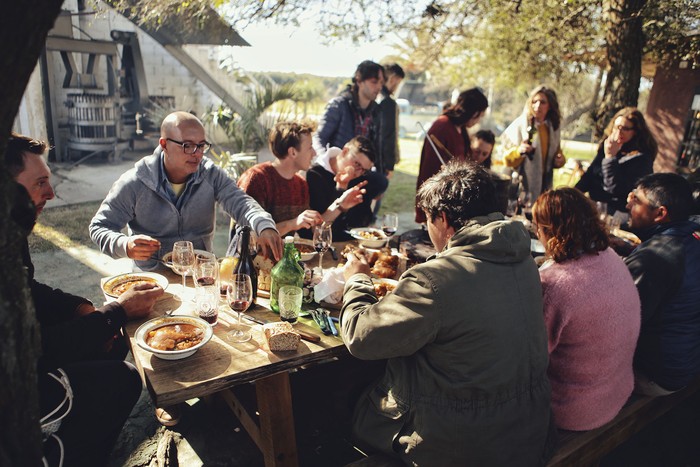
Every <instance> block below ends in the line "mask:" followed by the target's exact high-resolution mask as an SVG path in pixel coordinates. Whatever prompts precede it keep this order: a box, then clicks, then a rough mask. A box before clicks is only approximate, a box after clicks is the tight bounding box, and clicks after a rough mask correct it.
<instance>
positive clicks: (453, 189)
mask: <svg viewBox="0 0 700 467" xmlns="http://www.w3.org/2000/svg"><path fill="white" fill-rule="evenodd" d="M416 205H417V206H418V208H420V209H422V210H423V211H425V213H426V214H427V217H428V218H429V219H431V220H432V219H435V218H436V217H438V216H439V215H440V213H445V217H447V223H448V224H449V225H450V226H452V227H453V228H454V229H455V230H458V229H460V228H461V227H462V226H464V225H465V224H466V223H467V221H469V219H472V218H474V217H476V216H485V215H487V214H489V213H491V212H495V211H497V210H498V208H497V206H496V188H495V186H494V183H493V178H492V176H491V174H490V172H489V171H488V170H486V169H485V168H483V167H482V166H480V165H478V164H476V163H474V162H471V161H452V162H449V163H448V164H446V165H444V166H443V167H442V169H440V171H439V172H438V173H436V174H435V175H433V176H432V177H430V178H429V179H427V180H426V181H425V182H423V184H422V185H421V187H420V188H419V189H418V194H417V196H416Z"/></svg>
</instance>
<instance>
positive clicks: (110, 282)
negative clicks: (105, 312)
mask: <svg viewBox="0 0 700 467" xmlns="http://www.w3.org/2000/svg"><path fill="white" fill-rule="evenodd" d="M137 284H157V285H159V286H161V287H162V288H163V289H164V290H165V288H167V287H168V279H166V278H165V277H164V276H162V275H160V274H157V273H155V272H139V273H127V274H118V275H116V276H112V277H108V278H107V279H105V280H104V281H103V282H102V292H104V294H105V297H107V299H108V300H109V299H116V298H119V296H120V295H121V294H123V293H124V292H126V291H127V290H129V289H130V288H132V287H133V286H135V285H137Z"/></svg>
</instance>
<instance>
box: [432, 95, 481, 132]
mask: <svg viewBox="0 0 700 467" xmlns="http://www.w3.org/2000/svg"><path fill="white" fill-rule="evenodd" d="M488 107H489V101H488V99H486V96H485V95H484V93H483V92H481V90H480V89H479V88H471V89H467V90H466V91H462V92H461V93H460V94H459V97H457V102H455V103H454V104H452V105H451V106H449V107H448V108H447V109H446V110H445V111H443V113H442V114H443V115H447V118H449V119H450V122H452V123H453V124H454V125H457V126H463V125H464V124H465V123H467V122H468V121H469V120H471V119H472V118H474V117H475V116H476V115H478V114H480V113H481V112H483V111H484V110H486V109H487V108H488Z"/></svg>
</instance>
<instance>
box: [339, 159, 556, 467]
mask: <svg viewBox="0 0 700 467" xmlns="http://www.w3.org/2000/svg"><path fill="white" fill-rule="evenodd" d="M447 194H450V195H449V197H450V199H445V198H446V197H448V195H447ZM418 199H419V207H420V208H422V209H423V210H424V211H425V212H426V215H427V219H428V233H429V234H430V238H431V240H432V242H433V244H434V245H435V247H436V250H437V251H439V253H438V254H437V255H436V256H435V257H434V258H432V259H430V260H429V261H427V262H426V263H424V264H421V265H418V266H415V267H413V268H411V269H410V270H408V271H407V272H406V273H405V274H404V275H403V276H402V277H401V280H400V281H399V284H398V286H397V287H396V289H395V290H394V292H393V293H391V294H389V295H387V296H386V297H385V298H384V299H383V300H382V301H381V302H377V298H376V296H375V293H374V288H373V286H372V282H371V280H370V277H369V268H368V266H367V263H366V260H365V258H363V257H362V255H361V254H357V255H354V256H352V257H350V258H349V260H348V264H347V266H346V271H345V275H346V281H347V282H346V285H345V290H344V300H343V302H344V305H343V308H342V312H341V326H342V330H343V338H344V341H345V344H346V346H347V347H348V349H349V351H350V353H351V354H353V355H354V356H356V357H357V358H360V359H365V360H374V359H388V361H387V365H386V371H385V373H384V375H383V376H382V377H381V378H380V380H379V381H378V382H377V383H376V384H375V385H374V386H372V387H370V388H369V389H368V390H367V391H366V393H365V394H364V395H363V397H362V398H361V399H360V401H359V402H358V404H357V406H356V408H355V414H354V420H353V434H354V436H355V438H356V440H357V441H358V443H359V444H360V445H361V447H363V448H365V449H367V450H369V451H378V452H381V453H383V454H388V455H390V456H394V457H396V458H398V459H400V460H401V461H402V462H404V463H406V464H409V465H426V466H434V465H439V466H452V465H454V466H464V465H475V466H476V465H478V466H489V465H494V466H505V465H509V466H511V465H518V466H520V465H523V466H529V465H542V464H544V462H545V461H546V459H547V457H548V456H549V454H550V452H549V451H550V448H551V446H552V445H553V438H552V437H551V435H552V434H553V430H554V426H553V423H552V418H551V410H550V387H549V381H548V380H547V374H546V370H547V337H546V334H545V326H544V321H543V315H542V290H541V285H540V279H539V274H538V272H537V266H536V265H535V263H534V261H533V259H532V257H531V256H530V237H529V235H528V233H527V231H526V230H525V228H524V227H523V225H522V224H521V223H519V222H512V221H508V220H505V219H504V218H503V216H502V215H501V214H500V213H497V212H493V211H495V204H494V200H495V192H494V188H493V184H492V181H491V178H490V175H489V174H488V173H487V172H486V171H485V170H484V169H482V168H480V167H478V166H475V165H472V164H470V163H469V164H461V165H454V164H450V165H448V166H446V167H444V168H443V169H442V170H441V171H440V172H439V173H438V174H437V175H435V176H434V177H432V178H431V179H429V180H428V181H426V183H425V184H424V185H423V186H422V187H421V188H420V191H419V193H418Z"/></svg>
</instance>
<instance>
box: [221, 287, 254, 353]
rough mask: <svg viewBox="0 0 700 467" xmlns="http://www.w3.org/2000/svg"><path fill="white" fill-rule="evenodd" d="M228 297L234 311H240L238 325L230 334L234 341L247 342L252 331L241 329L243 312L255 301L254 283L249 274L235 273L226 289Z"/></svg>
mask: <svg viewBox="0 0 700 467" xmlns="http://www.w3.org/2000/svg"><path fill="white" fill-rule="evenodd" d="M226 299H227V301H228V304H229V306H230V307H231V309H232V310H233V311H235V312H236V313H238V327H237V328H236V329H234V330H233V331H231V332H230V333H229V334H228V337H229V339H230V340H231V341H232V342H247V341H248V340H250V338H251V335H250V332H247V331H243V330H242V329H241V313H243V312H244V311H246V310H247V309H248V307H250V304H251V302H252V301H253V284H252V282H251V280H250V276H249V275H248V274H233V275H232V276H231V283H230V284H229V286H228V289H227V290H226Z"/></svg>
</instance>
